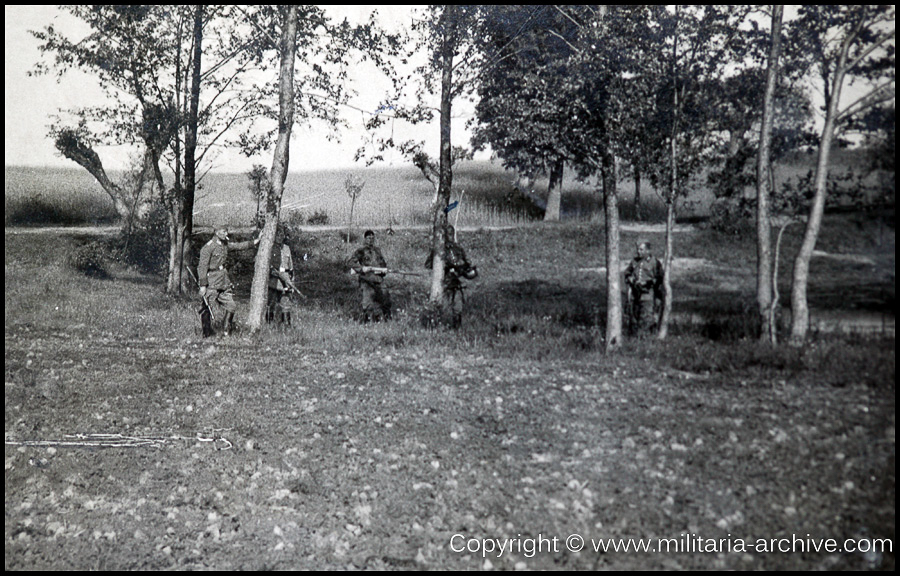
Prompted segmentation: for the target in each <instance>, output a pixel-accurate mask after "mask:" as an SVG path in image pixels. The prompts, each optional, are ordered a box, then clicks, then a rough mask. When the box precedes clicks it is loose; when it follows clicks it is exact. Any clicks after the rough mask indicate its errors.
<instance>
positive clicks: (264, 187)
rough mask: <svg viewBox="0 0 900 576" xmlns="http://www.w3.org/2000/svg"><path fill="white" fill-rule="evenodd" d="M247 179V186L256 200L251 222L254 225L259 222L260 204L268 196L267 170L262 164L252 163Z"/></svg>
mask: <svg viewBox="0 0 900 576" xmlns="http://www.w3.org/2000/svg"><path fill="white" fill-rule="evenodd" d="M247 179H248V180H249V183H248V184H247V187H248V189H249V190H250V194H252V195H253V199H254V200H256V212H254V214H253V224H254V225H256V224H258V223H260V222H261V216H262V215H261V214H260V212H259V207H260V204H261V203H262V201H263V200H265V199H266V198H268V197H269V189H270V184H269V171H268V170H266V167H265V166H263V165H262V164H254V165H253V169H251V170H250V171H249V172H247Z"/></svg>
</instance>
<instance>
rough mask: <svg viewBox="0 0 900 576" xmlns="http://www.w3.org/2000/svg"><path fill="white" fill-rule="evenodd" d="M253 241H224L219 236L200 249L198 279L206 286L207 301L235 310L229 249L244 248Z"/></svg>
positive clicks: (228, 310) (231, 310)
mask: <svg viewBox="0 0 900 576" xmlns="http://www.w3.org/2000/svg"><path fill="white" fill-rule="evenodd" d="M252 245H253V242H252V241H249V240H248V241H246V242H230V243H222V242H220V241H219V240H218V238H216V237H213V239H212V240H210V241H209V242H207V243H206V244H204V246H203V248H201V249H200V261H199V263H198V264H197V281H198V283H199V284H200V286H206V289H207V293H208V294H209V296H208V298H207V301H208V302H209V303H210V304H212V303H214V302H215V303H217V304H218V305H219V306H221V307H222V308H224V309H225V310H226V311H227V312H234V311H235V310H237V306H236V305H235V303H234V298H233V297H232V289H233V287H234V285H233V284H232V283H231V278H230V277H229V276H228V269H227V268H225V265H226V263H227V261H228V250H229V248H234V249H235V250H243V249H246V248H250V247H251V246H252Z"/></svg>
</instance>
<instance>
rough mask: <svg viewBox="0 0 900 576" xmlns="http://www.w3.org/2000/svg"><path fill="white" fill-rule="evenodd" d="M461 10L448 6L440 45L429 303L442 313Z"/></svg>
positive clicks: (444, 310) (445, 297)
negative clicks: (438, 148)
mask: <svg viewBox="0 0 900 576" xmlns="http://www.w3.org/2000/svg"><path fill="white" fill-rule="evenodd" d="M457 10H458V7H457V6H455V5H447V6H446V7H445V10H444V14H443V17H442V20H443V25H442V26H441V27H440V29H441V30H442V33H443V38H442V44H441V115H440V129H441V151H440V168H439V176H438V189H437V195H436V196H435V202H434V206H433V207H432V238H431V249H432V253H433V254H434V257H433V258H432V264H431V295H430V297H429V302H430V304H431V305H432V306H434V307H436V308H438V309H439V310H440V311H441V313H442V314H443V313H445V312H447V311H448V310H447V306H448V302H447V294H445V293H444V243H445V236H446V224H447V212H446V211H445V209H446V208H447V206H448V205H449V204H450V190H451V187H452V185H453V168H452V155H451V152H452V148H451V139H450V113H451V109H452V104H453V55H454V52H455V49H456V33H455V27H456V26H457V14H456V12H457Z"/></svg>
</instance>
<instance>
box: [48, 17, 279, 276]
mask: <svg viewBox="0 0 900 576" xmlns="http://www.w3.org/2000/svg"><path fill="white" fill-rule="evenodd" d="M62 9H64V10H66V11H68V12H69V13H70V14H71V15H72V16H74V17H75V18H77V19H79V20H81V21H82V22H83V23H85V24H86V25H87V26H88V28H89V29H90V33H89V34H88V35H87V36H86V37H84V38H81V39H72V38H69V37H67V36H66V35H64V34H63V33H61V32H60V31H58V30H57V29H55V28H54V27H53V26H48V27H46V28H45V29H44V30H43V31H39V32H32V34H33V35H34V36H35V37H36V38H38V40H40V41H41V42H42V45H41V46H40V50H41V52H42V53H43V54H44V55H52V56H53V60H52V62H51V63H49V64H47V63H38V64H37V65H36V70H35V72H36V73H38V74H46V73H50V72H51V71H55V72H56V74H57V75H58V76H62V75H64V74H65V73H67V72H68V71H69V70H72V69H80V70H82V71H84V72H86V73H87V74H88V75H90V76H92V77H93V78H95V80H96V82H97V84H98V85H99V86H100V87H101V88H102V89H103V90H104V92H105V94H106V96H107V98H108V99H109V101H110V104H109V105H106V106H102V105H98V106H94V107H90V108H84V109H80V110H73V111H70V113H71V114H72V115H73V116H74V117H75V118H76V127H74V128H73V127H72V126H70V125H67V123H66V122H64V121H60V122H58V123H56V124H55V125H54V126H53V127H52V128H51V136H53V137H54V138H55V140H56V143H57V147H58V148H59V149H60V151H61V152H62V153H63V154H64V155H65V156H66V157H68V158H70V159H72V160H73V161H75V162H77V163H78V164H80V165H81V166H83V167H84V168H85V169H87V170H88V171H89V172H90V173H91V174H92V175H93V176H94V177H95V178H96V179H97V180H98V182H100V184H101V186H103V188H104V189H105V190H106V191H107V192H108V193H109V194H110V195H111V196H112V197H113V198H114V202H116V206H117V209H119V210H120V212H121V211H122V204H121V203H120V202H118V201H117V200H116V197H118V196H121V194H122V192H123V191H122V190H121V187H117V186H116V185H114V184H113V183H112V182H111V181H110V179H109V178H108V176H107V175H106V172H105V170H104V168H103V163H102V161H101V159H100V156H99V154H97V152H96V151H95V148H96V147H97V146H98V145H125V144H131V143H134V142H140V143H142V145H143V146H142V147H143V152H142V153H143V156H144V170H143V174H144V175H145V178H144V179H143V180H142V181H141V182H142V183H143V182H145V181H148V180H149V181H152V182H154V183H155V186H156V188H157V190H158V191H159V194H160V195H161V196H160V198H158V199H159V200H161V201H162V202H163V203H164V204H165V206H166V208H167V211H168V213H169V238H170V250H169V271H168V275H167V290H168V291H170V292H179V291H181V290H182V289H183V287H184V282H183V276H182V271H183V269H184V266H185V265H186V263H185V255H186V254H187V253H188V252H189V251H190V238H191V234H192V229H193V207H194V196H195V192H196V187H197V184H198V182H199V178H198V177H197V174H198V167H199V166H200V165H201V164H202V163H203V162H204V160H206V161H208V157H207V154H208V153H209V152H210V150H212V149H213V148H214V147H215V146H217V145H218V144H221V143H222V140H223V138H224V135H225V134H226V133H227V132H229V131H232V130H235V129H236V128H238V127H239V126H241V125H242V124H243V123H246V122H248V121H249V120H250V119H251V118H252V116H253V114H252V113H251V111H252V110H253V109H254V106H255V104H254V103H255V102H256V101H257V99H256V98H253V97H251V96H250V95H249V94H248V93H247V92H246V91H245V89H244V88H243V86H242V84H241V78H242V76H243V74H244V73H245V72H247V71H248V70H249V69H250V68H252V67H254V66H258V65H262V64H264V63H263V62H261V61H260V60H259V59H257V58H255V57H254V55H253V54H252V53H251V52H250V51H248V50H246V47H247V46H249V45H251V44H252V42H253V41H255V38H254V34H252V33H251V34H246V35H237V34H235V33H234V27H233V20H232V18H231V12H230V11H231V10H232V9H231V8H226V7H221V6H219V7H204V6H199V5H198V6H180V5H179V6H173V5H142V6H118V5H117V6H112V5H84V6H83V5H71V6H64V7H63V8H62ZM204 39H209V42H207V43H206V44H204ZM204 46H208V48H205V47H204ZM204 89H205V90H206V97H205V98H204V97H203V94H202V92H203V91H204ZM163 163H168V164H169V166H170V168H171V172H172V174H173V177H174V184H173V186H172V187H171V188H169V187H167V186H166V185H165V182H164V176H163V172H162V169H161V168H162V167H161V164H163Z"/></svg>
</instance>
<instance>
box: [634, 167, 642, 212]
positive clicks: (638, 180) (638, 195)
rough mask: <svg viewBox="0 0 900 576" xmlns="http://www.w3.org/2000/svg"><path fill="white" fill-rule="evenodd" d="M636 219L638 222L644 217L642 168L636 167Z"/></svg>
mask: <svg viewBox="0 0 900 576" xmlns="http://www.w3.org/2000/svg"><path fill="white" fill-rule="evenodd" d="M634 219H635V220H637V221H638V222H640V221H642V220H643V219H644V217H643V214H642V213H641V169H640V168H637V167H635V168H634Z"/></svg>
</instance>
